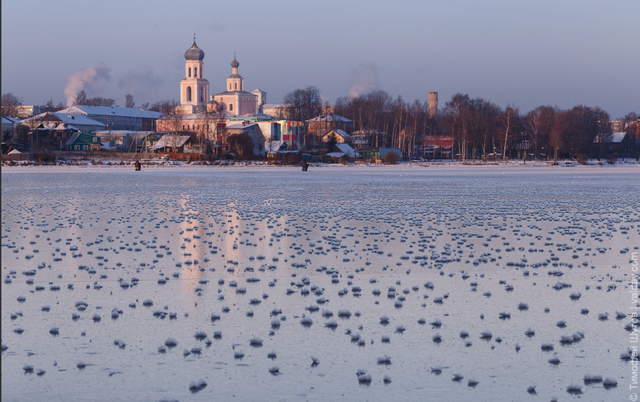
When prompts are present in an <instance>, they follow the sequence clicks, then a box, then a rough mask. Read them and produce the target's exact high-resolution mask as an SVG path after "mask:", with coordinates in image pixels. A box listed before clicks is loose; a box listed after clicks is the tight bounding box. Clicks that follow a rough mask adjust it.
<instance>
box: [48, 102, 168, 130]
mask: <svg viewBox="0 0 640 402" xmlns="http://www.w3.org/2000/svg"><path fill="white" fill-rule="evenodd" d="M58 113H63V114H65V115H84V116H87V117H89V118H91V119H93V120H96V121H99V122H100V123H102V124H104V128H106V129H107V130H132V131H154V130H155V129H156V120H158V119H159V118H160V116H161V114H160V112H152V111H149V110H141V109H133V108H127V107H110V106H85V105H75V106H71V107H68V108H66V109H62V110H60V111H59V112H58Z"/></svg>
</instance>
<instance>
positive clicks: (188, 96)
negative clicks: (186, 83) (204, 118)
mask: <svg viewBox="0 0 640 402" xmlns="http://www.w3.org/2000/svg"><path fill="white" fill-rule="evenodd" d="M187 102H191V87H187Z"/></svg>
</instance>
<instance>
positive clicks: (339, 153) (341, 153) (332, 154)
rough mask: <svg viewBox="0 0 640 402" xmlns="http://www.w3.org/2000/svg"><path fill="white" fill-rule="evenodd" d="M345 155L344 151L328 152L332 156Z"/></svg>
mask: <svg viewBox="0 0 640 402" xmlns="http://www.w3.org/2000/svg"><path fill="white" fill-rule="evenodd" d="M344 155H345V153H344V152H329V153H328V154H327V156H328V157H330V158H342V157H343V156H344Z"/></svg>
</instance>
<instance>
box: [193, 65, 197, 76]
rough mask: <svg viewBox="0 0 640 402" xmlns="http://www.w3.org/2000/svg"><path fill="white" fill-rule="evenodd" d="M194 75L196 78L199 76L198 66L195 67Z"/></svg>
mask: <svg viewBox="0 0 640 402" xmlns="http://www.w3.org/2000/svg"><path fill="white" fill-rule="evenodd" d="M193 76H194V77H196V78H198V67H195V68H194V69H193Z"/></svg>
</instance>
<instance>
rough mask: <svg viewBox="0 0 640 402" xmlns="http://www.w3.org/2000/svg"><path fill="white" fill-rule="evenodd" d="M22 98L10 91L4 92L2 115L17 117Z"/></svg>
mask: <svg viewBox="0 0 640 402" xmlns="http://www.w3.org/2000/svg"><path fill="white" fill-rule="evenodd" d="M19 106H22V98H20V97H19V96H16V95H14V94H12V93H11V92H8V93H6V94H2V117H17V116H18V111H19Z"/></svg>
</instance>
